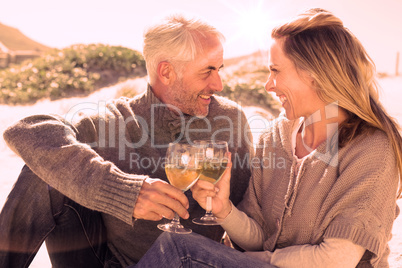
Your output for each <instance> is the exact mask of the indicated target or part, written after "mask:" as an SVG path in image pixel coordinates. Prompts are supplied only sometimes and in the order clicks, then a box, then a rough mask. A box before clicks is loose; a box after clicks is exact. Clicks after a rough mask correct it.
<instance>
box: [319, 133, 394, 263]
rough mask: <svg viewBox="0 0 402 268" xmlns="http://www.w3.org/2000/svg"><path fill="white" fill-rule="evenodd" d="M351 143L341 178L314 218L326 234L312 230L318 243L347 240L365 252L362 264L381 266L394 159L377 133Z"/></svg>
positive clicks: (389, 217)
mask: <svg viewBox="0 0 402 268" xmlns="http://www.w3.org/2000/svg"><path fill="white" fill-rule="evenodd" d="M356 139H357V140H356V141H355V142H354V143H353V144H351V145H350V146H349V147H348V148H345V150H344V152H342V154H341V155H340V161H339V174H340V175H339V176H338V177H337V178H336V181H335V183H334V184H333V186H332V188H331V191H330V192H329V194H328V196H327V198H326V201H325V202H324V203H323V205H322V207H321V211H320V214H319V215H318V217H317V218H318V219H322V221H321V220H320V221H319V222H321V226H326V228H325V229H324V228H321V227H320V228H317V231H319V233H317V237H319V236H320V237H323V238H324V239H328V238H341V239H347V240H350V241H352V242H353V243H355V244H357V245H360V246H362V247H364V248H365V249H366V250H367V251H369V253H370V254H367V255H365V257H364V260H362V261H365V262H366V261H368V260H366V257H368V258H369V261H370V262H371V265H372V266H374V267H375V266H381V265H382V264H381V262H384V261H386V258H387V256H388V254H389V248H388V241H389V239H390V237H391V230H392V224H393V222H394V220H395V218H396V211H397V207H396V193H397V188H398V171H397V165H396V160H395V154H394V152H393V149H392V145H391V143H390V142H389V140H388V138H387V136H386V134H385V133H383V132H381V131H376V132H375V133H373V134H371V135H367V136H362V137H360V138H356Z"/></svg>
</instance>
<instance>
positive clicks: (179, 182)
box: [158, 143, 201, 234]
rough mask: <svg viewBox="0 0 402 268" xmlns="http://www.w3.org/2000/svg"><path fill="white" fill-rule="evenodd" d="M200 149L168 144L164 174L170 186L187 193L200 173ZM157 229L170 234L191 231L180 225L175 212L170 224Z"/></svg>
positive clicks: (159, 226)
mask: <svg viewBox="0 0 402 268" xmlns="http://www.w3.org/2000/svg"><path fill="white" fill-rule="evenodd" d="M199 152H200V149H199V148H197V147H195V146H191V145H189V144H180V143H170V144H169V148H168V150H167V153H166V161H165V172H166V176H167V178H168V180H169V182H170V184H171V185H173V186H174V187H176V188H178V189H180V190H182V191H183V192H185V191H187V190H188V189H189V188H190V187H191V186H193V184H194V183H195V182H196V181H197V179H198V177H199V176H200V173H201V166H200V161H199V157H200V153H199ZM158 228H159V229H161V230H163V231H165V232H171V233H178V234H189V233H191V229H189V228H184V227H183V225H181V224H180V218H179V215H178V214H177V213H176V212H175V215H174V218H173V220H172V221H171V222H170V223H166V224H158Z"/></svg>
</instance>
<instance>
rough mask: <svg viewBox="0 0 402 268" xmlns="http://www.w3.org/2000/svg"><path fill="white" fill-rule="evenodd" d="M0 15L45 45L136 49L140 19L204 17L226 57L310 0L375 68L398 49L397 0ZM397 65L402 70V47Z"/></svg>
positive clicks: (22, 9)
mask: <svg viewBox="0 0 402 268" xmlns="http://www.w3.org/2000/svg"><path fill="white" fill-rule="evenodd" d="M2 2H3V3H0V23H3V24H6V25H8V26H12V27H15V28H18V29H19V30H20V31H21V32H22V33H24V34H25V35H27V36H28V37H30V38H31V39H33V40H35V41H37V42H40V43H42V44H44V45H47V46H50V47H56V48H64V47H67V46H70V45H72V44H77V43H83V44H89V43H103V44H109V45H121V46H125V47H128V48H132V49H136V50H138V51H142V38H143V33H144V30H145V29H146V27H148V26H150V25H152V24H153V23H155V22H157V21H158V20H160V19H161V18H163V17H165V16H167V15H169V14H172V13H184V14H186V15H187V16H197V17H201V18H203V19H204V20H206V21H208V22H209V23H210V24H212V25H214V26H215V27H216V28H217V29H218V30H220V31H221V32H222V33H223V34H224V35H225V37H226V42H225V44H224V47H225V58H231V57H236V56H241V55H247V54H250V53H252V52H255V51H257V50H267V49H268V47H269V44H270V29H272V27H273V26H275V25H277V24H278V23H280V22H283V21H286V20H288V19H290V18H292V17H294V16H296V15H297V14H298V13H300V12H301V11H303V10H305V9H307V8H310V7H321V8H324V9H327V10H329V11H331V12H333V13H334V14H335V15H336V16H337V17H339V18H340V19H341V20H343V22H344V25H345V26H346V27H347V28H349V29H350V30H351V31H352V32H353V33H354V34H355V36H356V37H357V38H358V39H359V40H360V41H361V42H362V44H363V46H364V47H365V48H366V50H367V52H368V53H369V55H370V56H371V57H372V59H373V60H374V62H375V63H376V65H377V70H378V71H379V72H386V73H389V74H394V73H395V69H396V57H397V56H396V55H397V52H398V51H399V52H400V53H401V54H402V0H203V1H199V0H141V1H138V0H112V1H110V0H35V1H32V0H2ZM400 58H401V59H400V62H401V63H400V66H399V73H402V66H401V65H402V55H401V56H400Z"/></svg>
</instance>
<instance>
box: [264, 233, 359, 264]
mask: <svg viewBox="0 0 402 268" xmlns="http://www.w3.org/2000/svg"><path fill="white" fill-rule="evenodd" d="M365 251H366V249H365V248H363V247H362V246H359V245H356V244H354V243H353V242H351V241H349V240H346V239H340V238H327V239H324V241H323V242H322V243H321V244H319V245H298V246H290V247H286V248H282V249H276V250H275V251H274V252H273V253H272V256H271V264H273V265H275V266H278V267H284V268H285V267H289V268H290V267H298V268H299V267H309V268H312V267H326V268H332V267H334V268H337V267H343V268H347V267H356V265H357V264H358V263H359V261H360V259H361V258H362V257H363V254H364V252H365Z"/></svg>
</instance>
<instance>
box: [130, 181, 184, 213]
mask: <svg viewBox="0 0 402 268" xmlns="http://www.w3.org/2000/svg"><path fill="white" fill-rule="evenodd" d="M188 207H189V203H188V199H187V197H186V196H185V195H184V193H183V192H182V191H180V190H179V189H177V188H176V187H173V186H172V185H170V184H169V183H167V182H165V181H162V180H159V179H151V178H148V179H146V180H145V181H144V183H143V185H142V188H141V191H140V194H139V196H138V199H137V203H136V204H135V207H134V212H133V217H134V218H136V219H144V220H151V221H159V220H161V219H162V218H167V219H173V216H174V212H177V214H179V216H180V217H181V218H183V219H187V218H188V217H189V214H188V212H187V208H188Z"/></svg>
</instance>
